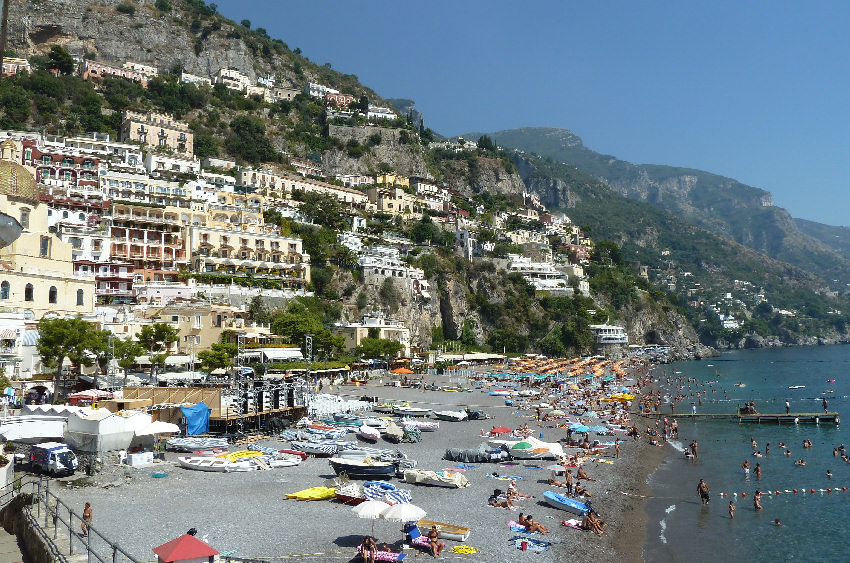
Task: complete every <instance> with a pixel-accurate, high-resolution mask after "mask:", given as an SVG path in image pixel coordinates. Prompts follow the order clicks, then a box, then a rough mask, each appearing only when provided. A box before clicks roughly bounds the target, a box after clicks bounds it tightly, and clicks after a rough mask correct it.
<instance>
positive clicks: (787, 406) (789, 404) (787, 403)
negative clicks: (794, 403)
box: [785, 399, 791, 414]
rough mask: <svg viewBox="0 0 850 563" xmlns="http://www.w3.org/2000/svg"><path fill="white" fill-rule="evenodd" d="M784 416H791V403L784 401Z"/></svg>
mask: <svg viewBox="0 0 850 563" xmlns="http://www.w3.org/2000/svg"><path fill="white" fill-rule="evenodd" d="M785 414H791V403H790V402H789V401H788V399H785Z"/></svg>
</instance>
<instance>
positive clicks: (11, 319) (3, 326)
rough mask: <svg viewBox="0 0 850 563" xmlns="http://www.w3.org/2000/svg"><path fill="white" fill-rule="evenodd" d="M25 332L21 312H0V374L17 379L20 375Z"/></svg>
mask: <svg viewBox="0 0 850 563" xmlns="http://www.w3.org/2000/svg"><path fill="white" fill-rule="evenodd" d="M25 333H26V325H25V321H24V314H23V313H4V312H0V375H5V376H6V377H8V378H9V379H13V378H14V379H17V378H18V377H19V376H20V375H21V371H22V369H23V368H22V364H23V361H24V351H23V349H22V346H23V343H24V334H25Z"/></svg>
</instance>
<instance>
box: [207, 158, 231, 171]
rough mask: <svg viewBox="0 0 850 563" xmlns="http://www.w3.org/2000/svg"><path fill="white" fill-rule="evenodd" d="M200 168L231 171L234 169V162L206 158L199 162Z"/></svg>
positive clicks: (224, 159)
mask: <svg viewBox="0 0 850 563" xmlns="http://www.w3.org/2000/svg"><path fill="white" fill-rule="evenodd" d="M201 166H203V167H204V168H219V169H221V170H232V169H234V168H236V161H235V160H227V159H226V158H218V157H215V156H207V157H204V159H203V160H201Z"/></svg>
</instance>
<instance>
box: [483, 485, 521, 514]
mask: <svg viewBox="0 0 850 563" xmlns="http://www.w3.org/2000/svg"><path fill="white" fill-rule="evenodd" d="M501 495H502V491H500V490H499V489H496V490H494V491H493V494H492V495H491V496H490V498H489V499H487V503H488V504H489V505H490V506H495V507H496V508H507V509H508V510H516V507H515V506H514V504H513V502H512V501H511V499H510V498H506V499H504V500H502V498H501Z"/></svg>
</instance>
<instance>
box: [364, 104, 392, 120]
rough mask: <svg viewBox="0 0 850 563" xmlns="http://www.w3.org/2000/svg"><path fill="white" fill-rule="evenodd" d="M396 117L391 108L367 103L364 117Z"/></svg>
mask: <svg viewBox="0 0 850 563" xmlns="http://www.w3.org/2000/svg"><path fill="white" fill-rule="evenodd" d="M396 117H398V116H397V115H396V114H395V113H394V112H393V110H391V109H390V108H385V107H382V106H373V105H371V104H370V105H369V111H368V112H367V113H366V119H395V118H396Z"/></svg>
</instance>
